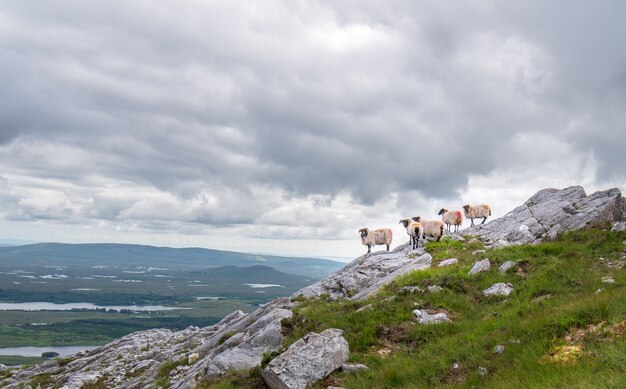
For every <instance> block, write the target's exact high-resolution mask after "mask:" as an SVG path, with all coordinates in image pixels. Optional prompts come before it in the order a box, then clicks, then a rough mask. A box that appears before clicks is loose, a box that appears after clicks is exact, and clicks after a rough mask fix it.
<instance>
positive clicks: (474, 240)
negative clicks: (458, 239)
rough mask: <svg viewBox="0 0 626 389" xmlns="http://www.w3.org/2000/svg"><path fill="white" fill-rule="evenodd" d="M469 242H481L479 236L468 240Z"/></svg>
mask: <svg viewBox="0 0 626 389" xmlns="http://www.w3.org/2000/svg"><path fill="white" fill-rule="evenodd" d="M467 243H468V244H472V243H480V240H479V239H477V238H472V239H470V240H468V241H467Z"/></svg>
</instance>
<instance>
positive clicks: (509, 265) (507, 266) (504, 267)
mask: <svg viewBox="0 0 626 389" xmlns="http://www.w3.org/2000/svg"><path fill="white" fill-rule="evenodd" d="M513 267H515V262H513V261H506V262H504V263H503V264H502V265H500V267H499V268H498V271H499V272H500V273H503V274H504V273H506V272H507V271H508V270H509V269H511V268H513Z"/></svg>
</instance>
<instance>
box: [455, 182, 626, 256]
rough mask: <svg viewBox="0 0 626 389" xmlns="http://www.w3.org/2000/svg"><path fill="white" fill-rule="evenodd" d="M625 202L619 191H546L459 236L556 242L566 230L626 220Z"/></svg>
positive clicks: (567, 189)
mask: <svg viewBox="0 0 626 389" xmlns="http://www.w3.org/2000/svg"><path fill="white" fill-rule="evenodd" d="M624 202H625V201H624V199H623V197H622V194H621V192H620V191H619V189H616V188H614V189H609V190H605V191H601V192H596V193H594V194H592V195H590V196H587V195H586V194H585V191H584V189H583V188H582V187H580V186H572V187H569V188H566V189H562V190H557V189H544V190H541V191H539V192H537V193H536V194H535V195H534V196H532V197H531V198H530V199H528V200H527V201H526V202H525V203H524V204H523V205H521V206H519V207H517V208H515V209H514V210H512V211H511V212H509V213H507V214H506V215H504V216H503V217H500V218H498V219H494V220H492V221H490V222H489V223H487V224H484V225H477V226H474V227H470V228H467V229H465V230H463V231H461V232H460V233H461V234H462V235H468V234H469V235H478V236H481V237H482V238H483V239H484V240H485V241H486V242H488V243H489V242H491V243H492V244H493V243H496V242H498V241H500V240H504V241H506V242H508V243H509V244H525V243H532V244H535V243H539V242H541V241H543V240H544V239H546V238H547V239H555V238H556V237H557V236H558V235H559V234H560V233H562V232H563V231H568V230H576V229H580V228H585V227H592V226H598V225H601V224H604V223H614V222H618V221H624V220H623V219H624V214H623V212H624V211H623V210H624Z"/></svg>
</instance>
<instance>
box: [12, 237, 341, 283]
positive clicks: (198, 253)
mask: <svg viewBox="0 0 626 389" xmlns="http://www.w3.org/2000/svg"><path fill="white" fill-rule="evenodd" d="M26 263H28V264H31V265H35V264H44V263H45V264H52V265H57V266H72V265H75V264H77V263H80V264H81V265H83V266H87V265H89V266H98V265H101V266H124V267H128V266H152V267H164V268H174V269H176V270H203V269H207V268H213V267H223V266H239V267H241V266H254V265H265V266H270V267H272V268H274V269H276V270H278V271H280V272H283V273H289V274H296V275H301V276H305V277H309V278H312V279H321V278H324V277H326V276H328V275H329V274H331V273H332V272H334V271H335V270H337V269H339V268H341V267H342V266H343V265H344V264H342V263H340V262H336V261H331V260H328V259H319V258H299V257H281V256H272V255H255V254H245V253H238V252H233V251H221V250H212V249H204V248H171V247H154V246H145V245H133V244H111V243H95V244H65V243H38V244H30V245H24V246H13V247H0V264H2V265H5V266H6V265H12V264H15V265H16V266H24V264H26Z"/></svg>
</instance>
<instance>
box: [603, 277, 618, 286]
mask: <svg viewBox="0 0 626 389" xmlns="http://www.w3.org/2000/svg"><path fill="white" fill-rule="evenodd" d="M602 282H603V283H605V284H614V283H615V279H614V278H613V277H611V276H606V277H602Z"/></svg>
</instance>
